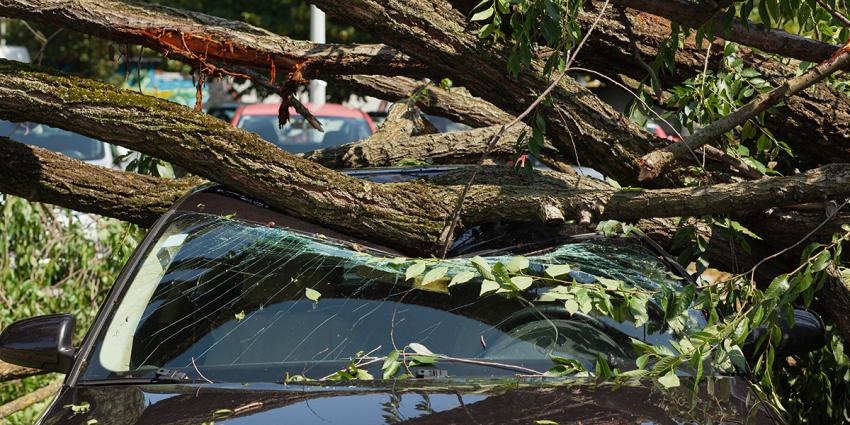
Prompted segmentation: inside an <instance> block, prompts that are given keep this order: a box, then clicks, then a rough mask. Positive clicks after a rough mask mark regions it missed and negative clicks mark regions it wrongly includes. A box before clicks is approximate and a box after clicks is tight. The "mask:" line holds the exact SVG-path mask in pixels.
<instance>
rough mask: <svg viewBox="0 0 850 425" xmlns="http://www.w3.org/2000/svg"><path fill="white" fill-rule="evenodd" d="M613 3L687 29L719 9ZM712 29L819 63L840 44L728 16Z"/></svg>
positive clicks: (674, 2)
mask: <svg viewBox="0 0 850 425" xmlns="http://www.w3.org/2000/svg"><path fill="white" fill-rule="evenodd" d="M612 2H613V3H614V4H617V5H620V6H626V7H629V8H632V9H635V10H641V11H644V12H648V13H651V14H653V15H657V16H661V17H664V18H667V19H670V20H671V21H674V22H678V23H679V24H682V25H684V26H688V27H691V28H699V27H701V26H702V25H703V24H705V23H707V22H709V20H710V19H711V18H712V17H713V16H715V15H716V14H717V13H718V12H720V11H721V9H718V8H713V7H711V6H709V5H708V4H706V3H700V2H693V1H688V0H667V1H656V0H612ZM713 31H714V33H715V34H717V35H718V36H720V37H723V38H725V39H727V40H729V41H734V42H736V43H740V44H743V45H745V46H749V47H754V48H757V49H759V50H762V51H765V52H768V53H776V54H780V55H782V56H785V57H789V58H794V59H799V60H803V61H809V62H822V61H824V60H826V59H827V58H829V57H830V56H832V54H833V53H834V52H835V51H836V50H838V49H839V48H840V47H841V46H836V45H834V44H830V43H824V42H821V41H818V40H813V39H810V38H806V37H802V36H799V35H796V34H791V33H788V32H785V31H783V30H780V29H773V28H765V27H763V26H761V25H758V24H754V23H751V22H750V23H745V22H743V21H741V20H740V19H738V18H735V19H732V20H731V22H730V23H729V28H724V23H722V22H720V20H715V21H714V26H713Z"/></svg>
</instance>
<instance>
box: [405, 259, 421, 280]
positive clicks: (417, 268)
mask: <svg viewBox="0 0 850 425" xmlns="http://www.w3.org/2000/svg"><path fill="white" fill-rule="evenodd" d="M426 267H427V264H426V263H425V262H424V261H419V262H416V263H413V265H412V266H410V267H408V268H407V270H405V272H404V279H405V280H410V279H413V278H415V277H416V276H419V275H420V274H422V273H423V272H424V271H425V268H426Z"/></svg>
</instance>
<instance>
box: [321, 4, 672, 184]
mask: <svg viewBox="0 0 850 425" xmlns="http://www.w3.org/2000/svg"><path fill="white" fill-rule="evenodd" d="M314 3H315V4H316V5H318V6H320V7H321V8H322V9H323V10H325V12H327V13H328V14H329V15H331V16H333V17H335V18H337V19H340V20H343V21H346V22H348V23H350V24H352V25H354V26H356V27H358V28H360V29H362V30H364V31H367V32H369V33H371V34H374V35H375V36H377V37H379V38H381V40H382V41H384V42H385V43H387V44H390V45H392V46H394V47H396V48H398V49H400V50H402V51H404V52H405V53H407V54H408V55H410V56H411V57H414V58H415V59H417V60H419V61H420V62H422V63H427V64H430V65H431V66H432V67H433V68H434V72H435V73H436V74H437V75H446V76H449V77H451V78H452V80H454V81H455V82H456V83H458V85H460V86H463V87H465V88H467V89H468V90H469V91H470V92H471V93H472V94H473V95H475V96H479V97H481V98H482V99H484V100H487V101H489V102H491V103H493V104H495V105H496V106H497V107H499V108H501V109H503V110H505V111H506V112H508V113H512V114H518V113H520V112H521V111H523V110H524V109H525V108H526V106H527V105H529V104H531V103H532V102H533V101H534V100H535V99H536V98H537V95H538V94H539V93H542V92H543V91H544V90H545V89H546V87H548V85H549V84H550V81H549V80H548V78H547V77H546V76H544V75H543V74H542V72H541V71H542V64H538V63H535V66H534V69H533V70H529V72H525V73H523V74H521V75H520V76H519V77H518V78H516V79H514V78H511V77H510V76H508V75H507V72H506V70H507V51H506V49H505V48H504V46H500V45H482V44H481V43H480V41H479V39H478V37H477V35H476V34H475V32H474V31H472V30H468V29H467V23H466V20H465V18H464V16H463V15H462V14H460V13H458V12H457V11H456V10H455V9H453V8H452V7H451V5H450V4H449V3H448V2H447V1H445V0H433V1H426V0H413V1H400V0H355V1H349V2H345V3H340V2H335V1H331V0H318V1H316V2H314ZM540 111H541V113H543V114H544V115H545V116H546V118H547V127H546V131H547V136H548V137H549V139H550V140H551V141H552V143H553V144H554V145H555V146H556V147H557V148H558V150H559V151H560V152H561V154H562V155H563V156H564V157H565V158H571V159H575V156H576V152H578V155H579V156H580V158H579V159H580V161H579V162H580V163H581V164H582V165H589V166H591V167H593V168H596V169H597V170H599V171H601V172H602V173H603V174H605V175H607V176H611V177H613V178H615V179H617V180H618V181H621V182H625V183H633V182H636V181H637V180H636V177H637V172H638V170H639V164H638V159H639V157H640V156H642V155H643V154H645V153H648V152H649V151H651V150H652V142H653V141H655V140H657V139H656V138H655V137H654V136H653V135H651V134H649V133H647V132H645V131H643V130H642V129H640V128H639V127H638V126H637V125H635V124H634V123H632V122H630V121H629V120H628V119H627V118H625V117H623V116H622V115H620V114H618V113H617V112H615V111H614V110H612V109H611V107H610V106H608V105H607V104H605V103H604V102H602V101H601V100H600V99H599V98H597V97H596V96H595V95H593V94H592V93H591V92H589V91H588V90H586V89H583V88H582V87H580V86H579V84H578V83H577V82H576V81H574V80H572V79H570V78H564V79H562V81H561V84H560V86H559V87H558V88H557V89H556V90H555V92H554V93H553V94H552V102H551V104H549V105H545V106H543V107H542V108H541V109H540ZM672 178H673V177H671V179H672ZM656 184H660V183H656Z"/></svg>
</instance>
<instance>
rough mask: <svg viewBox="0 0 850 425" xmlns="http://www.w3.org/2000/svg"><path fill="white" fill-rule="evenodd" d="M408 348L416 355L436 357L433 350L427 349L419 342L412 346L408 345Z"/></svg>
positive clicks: (411, 344)
mask: <svg viewBox="0 0 850 425" xmlns="http://www.w3.org/2000/svg"><path fill="white" fill-rule="evenodd" d="M407 346H408V347H409V348H410V349H411V350H413V352H414V353H416V354H420V355H423V356H433V355H434V353H432V352H431V350H429V349H428V348H427V347H425V346H424V345H422V344H420V343H418V342H411V343H410V344H407Z"/></svg>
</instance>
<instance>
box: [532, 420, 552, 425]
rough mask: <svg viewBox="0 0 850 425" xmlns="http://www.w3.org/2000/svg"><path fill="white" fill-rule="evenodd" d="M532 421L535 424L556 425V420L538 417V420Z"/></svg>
mask: <svg viewBox="0 0 850 425" xmlns="http://www.w3.org/2000/svg"><path fill="white" fill-rule="evenodd" d="M534 423H535V424H537V425H558V423H557V422H555V421H550V420H549V419H538V420H536V421H534Z"/></svg>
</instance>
